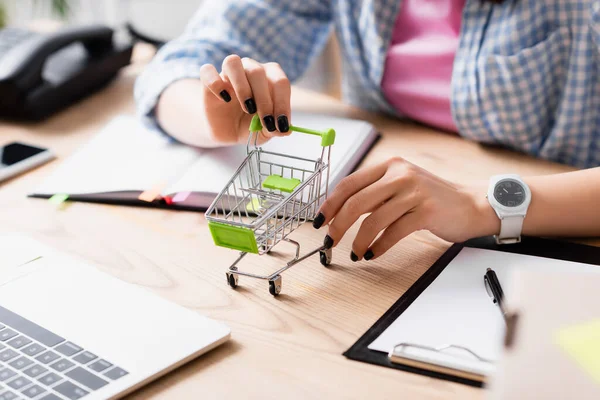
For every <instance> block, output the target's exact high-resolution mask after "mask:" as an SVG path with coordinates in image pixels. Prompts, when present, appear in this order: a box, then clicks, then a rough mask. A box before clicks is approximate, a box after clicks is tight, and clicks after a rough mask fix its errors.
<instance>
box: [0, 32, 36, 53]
mask: <svg viewBox="0 0 600 400" xmlns="http://www.w3.org/2000/svg"><path fill="white" fill-rule="evenodd" d="M37 35H39V34H38V33H34V32H31V31H27V30H24V29H18V28H5V29H0V58H2V55H4V54H6V53H8V51H9V50H10V49H12V48H13V47H16V46H17V45H19V44H21V43H23V42H24V41H26V40H29V39H31V38H32V37H34V36H37Z"/></svg>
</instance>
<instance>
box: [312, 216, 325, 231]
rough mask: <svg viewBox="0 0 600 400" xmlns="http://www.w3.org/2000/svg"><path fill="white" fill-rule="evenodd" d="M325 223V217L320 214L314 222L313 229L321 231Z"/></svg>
mask: <svg viewBox="0 0 600 400" xmlns="http://www.w3.org/2000/svg"><path fill="white" fill-rule="evenodd" d="M323 222H325V216H324V215H323V213H319V215H317V216H316V217H315V219H314V220H313V228H315V229H319V228H320V227H321V226H322V225H323Z"/></svg>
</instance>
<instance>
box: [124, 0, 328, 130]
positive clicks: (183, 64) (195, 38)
mask: <svg viewBox="0 0 600 400" xmlns="http://www.w3.org/2000/svg"><path fill="white" fill-rule="evenodd" d="M330 8H331V5H330V0H206V1H205V3H204V5H203V6H202V7H201V8H200V9H199V10H198V12H197V13H196V15H195V16H194V17H193V18H192V20H191V21H190V23H189V24H188V26H187V28H186V29H185V32H184V33H183V34H182V35H181V36H180V37H178V38H177V39H175V40H173V41H171V42H169V43H167V44H166V45H165V46H163V47H162V48H161V49H160V50H159V51H158V53H157V54H156V56H155V57H154V59H153V60H152V61H151V62H150V64H149V65H148V66H147V67H146V69H145V70H144V72H143V73H142V74H141V75H140V77H139V78H138V79H137V82H136V84H135V90H134V95H135V99H136V103H137V110H138V114H139V115H140V116H141V117H142V118H143V119H144V121H145V122H146V123H147V124H149V125H150V126H151V127H154V128H159V129H160V127H159V126H158V124H157V122H156V119H155V116H154V109H155V107H156V104H157V102H158V98H159V97H160V95H161V93H162V92H163V91H164V90H165V89H166V88H167V87H168V86H169V85H170V84H171V83H173V82H175V81H177V80H179V79H184V78H199V75H200V67H201V66H202V65H203V64H206V63H210V64H213V65H215V66H216V67H217V70H220V69H221V64H222V62H223V59H225V57H226V56H228V55H229V54H237V55H239V56H240V57H251V58H253V59H255V60H257V61H259V62H269V61H274V62H277V63H279V64H280V65H281V67H282V68H283V70H284V71H285V72H286V74H287V75H288V77H289V79H290V80H291V81H294V80H296V79H297V78H298V77H300V76H301V75H302V74H303V72H304V71H305V70H306V69H307V67H308V66H309V65H310V63H311V62H312V60H313V59H314V58H315V57H316V56H318V55H319V53H320V52H321V51H322V49H323V47H324V46H325V44H326V42H327V39H328V38H329V34H330V32H331V26H332V14H331V9H330Z"/></svg>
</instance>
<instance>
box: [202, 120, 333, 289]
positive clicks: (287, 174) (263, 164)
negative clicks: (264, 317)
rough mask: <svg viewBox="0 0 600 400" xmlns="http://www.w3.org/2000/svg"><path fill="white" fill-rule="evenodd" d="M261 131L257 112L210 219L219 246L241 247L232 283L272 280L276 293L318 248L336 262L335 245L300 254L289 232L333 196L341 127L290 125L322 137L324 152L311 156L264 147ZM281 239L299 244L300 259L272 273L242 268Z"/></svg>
mask: <svg viewBox="0 0 600 400" xmlns="http://www.w3.org/2000/svg"><path fill="white" fill-rule="evenodd" d="M261 130H262V125H261V122H260V118H258V117H257V116H254V118H253V119H252V122H251V124H250V134H249V136H248V143H247V157H246V159H245V160H244V162H243V163H242V165H240V167H239V168H238V170H237V172H236V173H235V175H234V176H233V177H232V178H231V180H230V181H229V183H227V186H225V188H224V189H223V190H222V191H221V193H220V194H219V195H218V196H217V198H216V199H215V201H214V202H213V203H212V205H211V206H210V208H209V209H208V211H207V212H206V219H207V220H208V226H209V229H210V232H211V234H212V237H213V240H214V242H215V244H216V245H218V246H223V247H227V248H231V249H235V250H239V251H241V253H240V256H239V257H238V258H237V259H236V260H235V262H234V263H233V264H232V265H231V266H230V267H229V270H228V271H227V273H226V275H227V282H228V284H229V286H231V287H232V288H236V287H237V285H238V278H239V275H243V276H248V277H251V278H258V279H264V280H267V281H268V282H269V292H270V293H271V294H272V295H273V296H276V295H278V294H279V293H280V292H281V273H282V272H283V271H285V270H287V269H289V268H291V267H292V266H294V265H295V264H297V263H299V262H300V261H303V260H305V259H307V258H308V257H311V256H312V255H314V254H316V253H319V255H320V261H321V264H323V265H324V266H327V265H329V264H330V263H331V255H332V252H331V249H326V248H325V247H324V246H321V247H319V248H317V249H314V250H312V251H310V252H308V253H306V254H304V255H302V256H300V243H298V242H296V241H294V240H292V239H290V238H289V237H288V236H289V235H290V234H291V233H292V232H293V231H294V230H295V229H296V228H298V227H299V226H300V225H302V224H303V223H304V222H306V221H309V220H312V219H313V218H314V217H315V213H316V212H317V210H318V209H319V206H320V205H321V203H322V202H323V201H324V200H325V199H326V198H327V191H328V187H329V163H330V157H331V146H332V145H333V143H334V141H335V131H334V130H333V129H328V130H326V131H316V130H312V129H306V128H300V127H297V126H291V127H290V130H291V131H295V132H301V133H306V134H309V135H316V136H320V137H321V147H322V150H321V157H320V158H317V159H309V158H302V157H298V156H295V155H290V154H281V153H278V152H273V151H267V150H264V149H262V148H261V147H260V146H258V145H257V138H258V134H259V132H260V131H261ZM274 140H277V139H274ZM290 151H293V149H290ZM281 241H285V242H288V243H291V244H293V245H295V246H296V253H295V257H294V259H292V260H291V261H289V262H288V263H287V264H285V266H283V267H282V268H280V269H279V270H277V271H275V272H273V273H272V274H270V275H257V274H252V273H249V272H242V271H240V270H238V267H237V265H238V263H239V262H240V261H241V260H242V258H244V257H245V256H246V255H247V254H248V253H254V254H259V255H263V254H265V253H268V252H269V251H270V250H271V249H272V248H273V246H275V245H276V244H277V243H279V242H281Z"/></svg>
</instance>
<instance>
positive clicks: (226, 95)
mask: <svg viewBox="0 0 600 400" xmlns="http://www.w3.org/2000/svg"><path fill="white" fill-rule="evenodd" d="M219 95H221V98H222V99H223V100H225V102H226V103H229V102H230V101H231V96H230V95H229V93H228V92H227V90H222V91H221V93H219Z"/></svg>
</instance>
